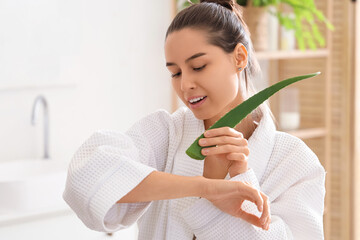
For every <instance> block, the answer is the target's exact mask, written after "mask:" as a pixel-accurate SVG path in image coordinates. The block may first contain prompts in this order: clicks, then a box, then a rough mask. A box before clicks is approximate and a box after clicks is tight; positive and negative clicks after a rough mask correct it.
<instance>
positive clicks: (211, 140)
mask: <svg viewBox="0 0 360 240" xmlns="http://www.w3.org/2000/svg"><path fill="white" fill-rule="evenodd" d="M226 144H232V145H237V146H248V142H247V140H246V139H245V138H241V137H232V136H219V137H206V138H201V139H199V145H200V146H215V145H226Z"/></svg>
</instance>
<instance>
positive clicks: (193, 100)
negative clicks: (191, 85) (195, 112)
mask: <svg viewBox="0 0 360 240" xmlns="http://www.w3.org/2000/svg"><path fill="white" fill-rule="evenodd" d="M204 98H205V96H204V97H199V98H194V99H191V100H190V101H189V102H190V103H193V102H197V101H200V100H202V99H204Z"/></svg>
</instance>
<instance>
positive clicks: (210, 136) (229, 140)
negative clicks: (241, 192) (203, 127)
mask: <svg viewBox="0 0 360 240" xmlns="http://www.w3.org/2000/svg"><path fill="white" fill-rule="evenodd" d="M204 136H205V138H202V139H200V140H199V145H200V146H202V147H205V146H213V147H207V148H203V149H202V150H201V153H202V154H203V155H204V156H206V157H205V163H204V177H206V178H222V179H224V178H225V177H226V175H227V173H229V174H230V177H231V178H232V177H234V176H236V175H238V174H241V173H244V172H246V171H247V170H248V166H247V158H248V156H249V154H250V150H249V148H248V141H247V140H246V139H245V138H244V137H243V134H242V133H241V132H238V131H237V130H235V129H234V128H230V127H222V128H216V129H210V130H208V131H206V132H205V134H204ZM204 141H205V143H204ZM214 145H215V146H214ZM206 151H208V152H206Z"/></svg>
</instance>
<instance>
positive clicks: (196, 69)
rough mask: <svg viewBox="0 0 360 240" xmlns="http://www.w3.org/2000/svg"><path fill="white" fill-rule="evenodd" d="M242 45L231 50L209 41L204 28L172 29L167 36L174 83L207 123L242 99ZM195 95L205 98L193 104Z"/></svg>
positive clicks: (220, 115) (169, 68)
mask: <svg viewBox="0 0 360 240" xmlns="http://www.w3.org/2000/svg"><path fill="white" fill-rule="evenodd" d="M240 45H241V44H238V46H237V47H236V48H235V50H234V52H233V53H230V54H228V53H226V52H224V51H223V50H222V49H221V48H219V47H217V46H214V45H210V44H208V43H207V41H206V37H205V32H203V31H200V30H194V29H190V28H185V29H182V30H180V31H176V32H173V33H171V34H169V35H168V37H167V39H166V42H165V58H166V66H167V68H168V70H169V71H170V73H171V76H172V85H173V87H174V89H175V91H176V93H177V95H178V96H179V97H180V99H181V100H182V101H183V102H184V104H185V105H186V106H187V107H189V108H190V109H191V111H192V112H193V113H194V115H195V116H196V117H197V118H198V119H202V120H204V121H206V122H205V125H208V126H211V125H212V124H214V123H215V122H216V121H217V120H218V119H220V118H221V117H222V116H223V115H225V114H226V113H227V112H228V111H230V110H231V109H232V108H234V107H235V106H237V105H238V104H240V103H241V102H242V101H243V99H242V97H241V91H240V89H239V83H240V81H239V76H238V72H239V71H238V67H240V66H241V67H243V68H244V67H245V66H246V61H247V52H246V49H245V47H244V46H243V45H241V46H240ZM239 63H240V65H239ZM205 96H206V97H205ZM193 97H205V99H203V100H201V101H200V102H199V103H198V104H195V105H194V104H192V103H190V102H189V99H191V98H193Z"/></svg>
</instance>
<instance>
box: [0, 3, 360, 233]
mask: <svg viewBox="0 0 360 240" xmlns="http://www.w3.org/2000/svg"><path fill="white" fill-rule="evenodd" d="M193 2H196V1H193ZM262 2H263V4H262V5H259V6H254V5H251V4H249V3H247V1H238V3H239V4H242V5H244V12H243V16H244V18H245V21H246V22H247V24H248V25H249V29H250V32H251V39H252V41H253V43H254V47H255V51H256V57H257V58H258V60H259V62H260V66H261V69H262V74H261V76H258V77H257V78H256V79H253V83H254V85H255V87H256V89H257V90H262V89H263V88H265V87H267V86H269V85H272V84H274V83H275V82H277V81H279V80H283V79H285V78H287V77H291V76H295V75H302V74H306V73H312V72H317V71H321V72H322V74H321V75H320V76H318V77H316V79H315V78H314V80H313V81H311V80H309V81H302V82H299V83H297V84H295V85H293V86H292V87H289V88H286V89H284V90H282V91H281V92H279V94H275V95H274V96H273V97H272V98H271V99H270V100H269V104H270V107H271V110H272V111H273V113H274V115H275V117H276V120H277V128H278V130H279V131H286V132H289V133H290V134H293V135H295V136H298V137H299V138H301V139H302V140H303V141H304V142H305V143H306V144H307V145H308V146H309V147H310V148H311V149H312V150H313V151H314V152H315V153H316V154H317V156H318V157H319V159H320V161H321V163H322V165H323V166H324V167H325V169H326V171H327V178H326V191H327V194H326V203H325V214H324V231H325V236H326V238H325V239H341V240H345V239H360V232H359V229H360V228H359V226H358V225H359V224H360V210H359V208H358V207H357V205H356V203H359V202H360V191H359V190H360V186H359V185H358V183H359V182H360V181H359V180H360V179H358V178H359V177H358V175H359V174H357V173H358V170H359V171H360V166H359V160H360V129H359V121H360V120H359V119H360V87H359V85H360V84H359V83H360V50H359V45H358V43H360V16H359V13H360V7H359V3H358V2H357V1H355V0H354V1H351V0H314V1H311V0H309V1H303V3H298V5H291V4H286V2H290V1H262ZM274 2H276V3H274ZM299 4H300V5H299ZM301 4H304V5H303V6H301ZM184 7H186V2H185V1H180V0H179V1H175V0H154V1H145V0H138V1H123V0H117V1H114V0H107V1H94V0H87V1H84V0H75V1H69V0H62V1H59V0H33V1H25V0H0V133H1V134H0V146H1V147H0V239H1V240H2V239H4V240H15V239H16V240H20V239H94V240H95V239H129V240H131V239H137V231H138V230H137V226H136V225H133V226H131V227H130V228H128V229H125V230H122V231H119V232H116V233H114V234H112V235H107V234H105V233H100V232H95V231H92V230H90V229H88V228H86V227H85V226H84V225H83V223H82V222H81V221H80V220H79V219H78V218H77V216H76V215H75V213H73V212H72V211H71V210H70V208H69V207H68V206H67V205H66V204H65V203H64V201H63V200H62V196H61V194H62V192H63V189H64V184H65V177H66V168H67V165H68V163H69V161H70V160H71V157H72V155H73V154H74V152H75V151H76V150H77V149H78V148H79V146H80V145H81V144H82V143H83V142H84V140H85V139H87V138H88V137H89V136H90V135H91V134H92V133H93V132H94V131H96V130H98V129H113V130H119V131H126V130H127V129H128V128H129V127H130V126H131V125H132V124H134V123H135V122H136V121H137V120H139V119H140V118H142V117H144V116H146V115H147V114H149V113H151V112H153V111H156V110H158V109H160V108H162V109H165V110H167V111H168V112H171V113H172V112H174V111H175V110H176V109H177V108H178V107H180V106H182V105H183V104H182V103H181V102H180V100H179V99H178V97H177V96H176V94H175V92H174V91H173V90H172V86H171V78H170V73H169V72H168V70H167V69H166V67H165V56H164V40H165V33H166V30H167V27H168V26H169V24H170V23H171V20H172V19H173V17H174V16H175V15H176V13H177V12H178V11H180V10H181V9H183V8H184ZM299 23H300V24H299ZM299 224H301V223H299Z"/></svg>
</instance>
